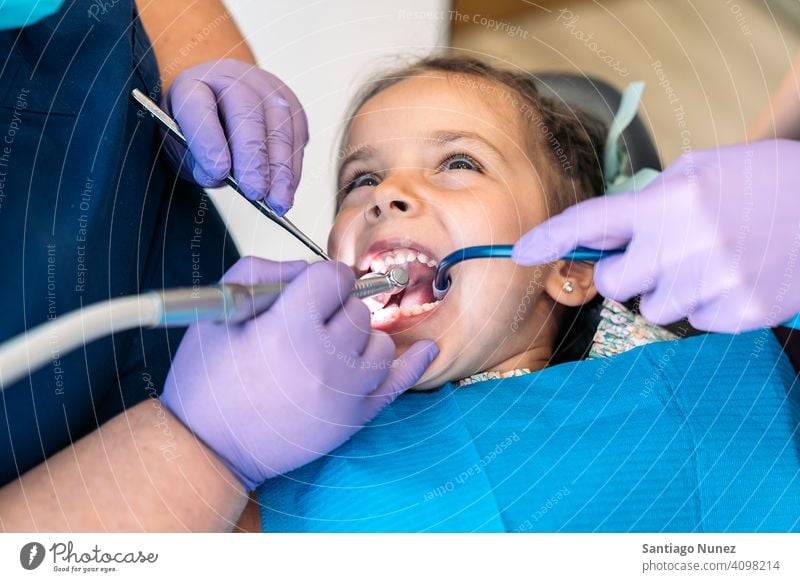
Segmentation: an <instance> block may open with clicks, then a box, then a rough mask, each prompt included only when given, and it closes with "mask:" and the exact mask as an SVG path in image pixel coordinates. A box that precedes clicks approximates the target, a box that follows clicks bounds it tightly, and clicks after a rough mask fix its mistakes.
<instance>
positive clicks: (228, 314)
mask: <svg viewBox="0 0 800 582" xmlns="http://www.w3.org/2000/svg"><path fill="white" fill-rule="evenodd" d="M407 285H408V273H407V272H406V271H405V270H404V269H402V268H400V267H394V268H393V269H392V270H391V271H389V273H387V274H386V275H378V274H376V275H375V276H370V277H367V278H364V279H360V280H358V281H356V284H355V287H354V288H353V290H352V291H351V292H350V296H351V297H358V298H364V297H370V296H372V295H378V294H380V293H388V292H391V291H395V290H400V289H405V287H406V286H407ZM284 288H285V285H284V284H276V285H254V286H252V287H251V286H248V285H238V284H234V283H223V284H220V285H213V286H209V287H197V288H194V287H189V288H185V289H166V290H164V291H148V292H146V293H143V294H142V295H129V296H126V297H117V298H115V299H112V300H110V301H103V302H100V303H96V304H94V305H89V306H87V307H85V308H82V309H77V310H75V311H72V312H70V313H66V314H64V315H61V316H59V317H57V318H56V319H53V320H50V321H48V322H46V323H43V324H41V325H39V326H37V327H35V328H33V329H31V330H30V331H27V332H24V333H22V334H21V335H19V336H17V337H15V338H13V339H11V340H9V341H7V342H5V343H3V344H2V345H0V392H2V391H3V390H4V389H5V388H6V387H8V386H11V385H12V384H13V383H14V382H16V381H17V380H19V379H20V378H24V377H25V376H29V375H30V374H31V373H32V372H34V371H36V370H37V369H39V368H41V367H42V366H44V365H45V364H47V363H48V362H52V361H53V354H60V355H61V356H63V355H64V354H66V353H68V352H71V351H72V350H74V349H76V348H78V347H80V346H83V345H86V344H88V343H90V342H93V341H94V340H96V339H100V338H102V337H105V336H107V335H111V334H114V333H118V332H121V331H125V330H128V329H133V328H137V327H150V328H154V327H182V326H188V325H191V324H193V323H197V322H198V321H213V322H217V323H223V322H226V323H231V324H236V323H241V322H243V321H246V320H248V319H252V318H253V317H255V316H256V315H258V314H259V313H262V312H263V311H265V310H266V309H268V308H269V307H270V306H271V305H272V304H273V303H275V301H276V300H277V299H278V297H280V294H281V292H282V291H283V289H284Z"/></svg>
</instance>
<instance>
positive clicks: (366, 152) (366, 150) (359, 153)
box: [336, 145, 376, 184]
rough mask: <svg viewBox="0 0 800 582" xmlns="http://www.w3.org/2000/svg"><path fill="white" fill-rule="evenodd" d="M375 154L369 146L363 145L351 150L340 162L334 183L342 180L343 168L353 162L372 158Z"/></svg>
mask: <svg viewBox="0 0 800 582" xmlns="http://www.w3.org/2000/svg"><path fill="white" fill-rule="evenodd" d="M375 154H376V150H375V148H374V147H372V146H371V145H364V146H359V147H357V148H355V149H353V150H352V151H351V152H350V153H349V154H347V157H345V159H344V161H342V163H341V165H340V166H339V172H338V175H337V176H336V183H337V184H338V183H340V182H341V180H342V174H344V170H345V168H347V166H349V165H350V164H352V163H353V162H357V161H359V160H365V159H368V158H371V157H373V156H374V155H375Z"/></svg>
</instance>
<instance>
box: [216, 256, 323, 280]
mask: <svg viewBox="0 0 800 582" xmlns="http://www.w3.org/2000/svg"><path fill="white" fill-rule="evenodd" d="M307 267H308V263H306V262H305V261H283V262H279V261H269V260H267V259H261V258H259V257H250V256H247V257H242V258H241V259H239V260H238V261H236V262H235V263H234V264H233V266H231V268H230V269H228V270H227V271H226V272H225V274H224V275H223V276H222V279H221V280H220V283H238V284H239V285H270V284H273V283H288V282H289V281H292V280H293V279H294V278H295V277H297V275H299V274H300V273H302V272H303V270H304V269H306V268H307Z"/></svg>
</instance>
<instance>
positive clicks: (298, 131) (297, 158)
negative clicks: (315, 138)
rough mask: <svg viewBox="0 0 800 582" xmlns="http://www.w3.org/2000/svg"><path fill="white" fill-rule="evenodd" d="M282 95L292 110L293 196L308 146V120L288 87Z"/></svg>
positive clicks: (301, 173)
mask: <svg viewBox="0 0 800 582" xmlns="http://www.w3.org/2000/svg"><path fill="white" fill-rule="evenodd" d="M282 93H283V95H284V97H286V100H287V101H288V102H289V106H290V109H291V110H292V128H293V133H294V139H293V144H292V147H293V151H292V178H293V182H292V194H294V192H295V191H296V190H297V186H298V185H299V184H300V177H301V176H302V175H303V154H304V153H305V148H306V146H307V145H308V118H307V117H306V112H305V110H304V109H303V106H302V105H301V104H300V101H299V100H298V99H297V96H295V94H294V92H293V91H292V90H291V89H289V87H285V89H283V90H282Z"/></svg>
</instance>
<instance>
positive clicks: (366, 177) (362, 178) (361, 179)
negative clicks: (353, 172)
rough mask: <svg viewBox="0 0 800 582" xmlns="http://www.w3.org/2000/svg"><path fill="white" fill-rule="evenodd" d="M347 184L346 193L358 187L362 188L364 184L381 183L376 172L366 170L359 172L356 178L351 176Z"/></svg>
mask: <svg viewBox="0 0 800 582" xmlns="http://www.w3.org/2000/svg"><path fill="white" fill-rule="evenodd" d="M346 184H347V185H346V186H345V187H344V191H345V193H346V194H349V193H350V192H351V191H353V190H355V189H356V188H361V187H362V186H373V187H374V186H377V185H378V184H379V182H378V178H377V177H376V176H375V174H373V173H371V172H366V173H363V174H359V175H357V176H355V177H354V178H351V179H350V180H348V181H347V182H346Z"/></svg>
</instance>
